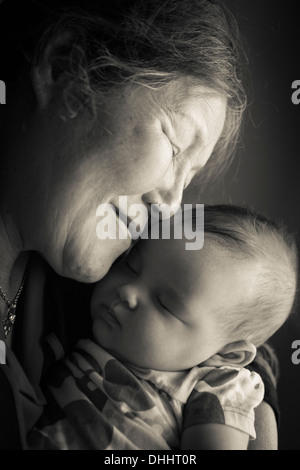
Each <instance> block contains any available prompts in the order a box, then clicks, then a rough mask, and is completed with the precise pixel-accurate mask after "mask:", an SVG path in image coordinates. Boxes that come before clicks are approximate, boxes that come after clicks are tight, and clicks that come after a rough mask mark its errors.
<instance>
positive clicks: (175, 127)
mask: <svg viewBox="0 0 300 470" xmlns="http://www.w3.org/2000/svg"><path fill="white" fill-rule="evenodd" d="M12 25H14V28H13V27H12ZM0 31H1V33H0V35H1V36H2V37H1V47H4V50H3V51H1V61H2V65H3V60H4V63H5V58H6V59H7V61H10V64H11V58H12V57H14V65H13V66H10V68H9V65H8V62H7V63H5V68H3V72H2V71H1V74H2V73H3V75H2V76H1V77H0V78H1V80H4V81H5V83H6V105H4V106H1V109H0V111H1V115H0V116H1V118H0V132H1V138H0V155H1V160H0V175H1V184H0V286H1V288H0V312H1V319H2V321H1V326H0V329H1V335H2V336H1V338H2V340H5V343H6V359H7V365H6V366H1V369H0V395H1V399H0V415H1V419H0V447H1V446H2V448H8V449H18V448H26V439H25V436H26V432H27V431H28V429H29V428H30V427H31V426H33V424H34V423H35V422H36V421H37V419H38V418H39V416H40V414H41V410H42V406H43V403H44V402H45V399H46V398H45V397H44V395H43V393H42V381H43V378H44V377H45V376H46V375H47V372H48V371H49V368H50V367H51V364H52V363H53V361H55V360H56V359H58V358H59V357H61V355H62V354H63V352H64V351H65V350H67V349H68V348H69V347H70V346H71V345H72V344H73V342H74V341H75V340H76V339H77V338H78V337H79V335H80V336H82V334H83V333H84V332H85V331H88V328H89V325H88V318H85V317H84V316H83V313H82V312H83V311H84V310H83V309H82V308H81V305H83V304H84V301H86V299H87V298H88V295H89V283H93V282H95V281H97V280H99V279H101V278H102V277H103V276H104V275H105V274H106V272H107V271H108V270H109V268H110V266H111V265H112V263H113V262H114V261H115V260H116V259H117V258H118V257H119V255H121V254H122V253H124V252H125V251H126V250H127V249H128V248H129V246H130V243H131V238H130V236H129V234H128V236H126V237H124V238H122V239H118V238H116V239H109V238H107V239H105V240H100V239H99V238H98V237H97V236H96V224H97V217H96V210H97V207H98V206H99V205H100V204H104V203H107V204H110V205H111V206H113V207H114V209H115V217H116V220H117V221H118V218H119V217H120V212H119V209H120V208H119V196H121V195H126V196H127V198H128V204H134V203H138V204H143V205H145V207H147V208H150V206H151V204H154V203H156V204H157V203H158V204H160V203H167V204H169V205H172V204H173V203H175V202H176V203H178V202H180V201H181V198H182V193H183V190H184V189H185V188H186V186H188V185H189V184H190V182H191V180H192V179H193V181H195V180H196V181H198V180H197V177H196V175H198V174H200V177H205V178H206V179H208V178H209V176H211V174H212V173H213V171H214V170H215V169H220V168H221V167H222V166H224V164H226V162H227V161H228V157H229V155H230V154H231V150H232V148H233V147H234V144H235V142H236V139H237V136H238V132H239V124H240V121H241V115H242V111H243V109H244V105H245V101H244V94H243V88H242V86H241V74H240V68H239V67H240V65H239V64H240V61H241V58H242V53H241V51H240V49H239V36H238V32H237V28H236V25H235V22H234V20H233V19H232V17H231V15H230V14H229V13H228V12H227V11H226V10H225V9H224V8H222V7H221V6H218V5H217V4H216V3H215V2H213V3H212V2H209V1H206V0H195V1H194V0H189V1H187V2H182V1H181V0H168V1H165V2H161V1H160V0H138V1H133V0H132V1H126V0H122V1H121V0H109V1H106V0H104V1H86V0H85V1H72V2H68V1H67V0H64V1H59V2H55V1H51V2H45V1H43V2H42V1H41V2H36V1H32V2H31V1H24V0H23V1H21V2H18V1H16V0H5V1H4V2H2V3H1V6H0ZM4 44H5V46H4ZM2 58H4V59H2ZM208 160H209V162H208ZM207 162H208V163H207ZM82 283H85V284H82ZM49 345H51V349H50V348H49ZM50 351H51V352H50ZM53 351H54V353H53ZM266 380H267V376H266ZM265 406H266V407H267V408H266V410H267V415H268V416H270V417H271V418H270V419H271V420H272V419H273V415H272V411H271V408H270V407H269V405H265ZM264 413H265V412H264V409H263V415H262V414H259V416H265V414H264ZM271 422H272V421H271ZM258 426H259V421H258ZM258 435H259V429H258ZM267 441H268V439H267ZM263 446H265V444H263ZM265 447H266V446H265Z"/></svg>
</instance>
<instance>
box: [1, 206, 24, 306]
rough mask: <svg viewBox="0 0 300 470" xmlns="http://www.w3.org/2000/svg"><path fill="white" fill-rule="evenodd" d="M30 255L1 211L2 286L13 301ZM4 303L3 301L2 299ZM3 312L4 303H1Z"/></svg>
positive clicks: (7, 216)
mask: <svg viewBox="0 0 300 470" xmlns="http://www.w3.org/2000/svg"><path fill="white" fill-rule="evenodd" d="M28 256H29V254H28V253H26V252H23V251H22V245H21V243H20V237H19V235H18V231H17V230H16V228H15V226H14V224H13V223H12V221H11V220H10V217H9V215H7V214H6V216H5V215H3V211H2V212H1V211H0V286H1V288H2V290H3V292H4V293H5V295H6V297H7V298H8V299H9V300H12V299H13V298H14V296H15V295H16V292H17V291H18V289H19V286H20V284H21V282H22V278H23V275H24V271H25V268H26V264H27V261H28ZM1 301H2V299H1ZM0 311H3V301H2V303H0Z"/></svg>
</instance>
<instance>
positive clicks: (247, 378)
mask: <svg viewBox="0 0 300 470" xmlns="http://www.w3.org/2000/svg"><path fill="white" fill-rule="evenodd" d="M204 221H205V222H204V232H205V241H204V245H203V248H202V249H201V250H199V251H186V250H185V242H186V240H185V239H180V240H179V239H174V238H173V239H169V240H164V239H157V240H154V239H149V240H141V241H139V242H138V243H136V244H135V246H134V247H133V248H132V249H131V251H130V252H129V254H128V255H127V256H126V257H125V258H123V259H122V260H120V261H119V262H118V263H116V264H115V265H114V266H113V267H112V268H111V270H110V271H109V273H108V274H107V275H106V277H105V278H104V279H102V280H101V281H100V282H99V283H97V284H96V286H95V288H94V291H93V294H92V298H91V304H90V310H91V315H92V320H93V339H83V340H81V341H79V343H78V344H77V347H76V350H75V351H74V352H73V353H72V354H71V355H70V356H69V357H68V358H67V359H64V360H63V361H60V362H59V363H58V364H57V369H56V370H55V372H54V374H53V376H52V377H51V379H49V383H48V393H49V397H48V406H47V408H46V410H45V414H44V416H43V417H42V419H41V420H40V422H39V423H38V426H37V428H36V429H34V430H33V431H32V432H31V433H30V434H29V437H28V442H29V447H31V448H35V449H51V448H52V449H108V450H116V449H121V450H128V449H136V450H138V449H148V450H155V449H178V448H181V449H193V450H196V449H246V448H247V446H248V440H249V437H250V438H252V439H255V428H254V408H255V407H256V406H258V404H259V403H260V402H261V401H262V400H263V397H264V387H263V383H262V381H261V379H260V376H259V375H258V374H256V373H255V372H251V371H250V370H248V369H246V368H245V366H247V365H248V364H249V363H250V362H251V361H252V360H253V359H254V357H255V355H256V348H257V347H258V346H260V345H261V344H263V343H264V342H265V341H266V340H267V339H268V338H269V337H270V336H272V335H273V333H274V332H275V331H276V330H278V328H280V326H281V325H282V324H283V323H284V321H285V320H286V319H287V317H288V315H289V313H290V311H291V309H292V306H293V302H294V297H295V292H296V280H297V250H296V246H295V243H294V241H293V239H292V237H291V236H289V235H288V234H287V233H286V232H285V230H284V229H283V228H281V227H277V226H276V225H275V224H273V223H272V222H270V221H268V220H267V219H265V218H263V217H261V216H259V215H258V214H256V213H254V212H253V211H251V210H249V209H246V208H242V207H236V206H205V217H204ZM83 314H84V313H83Z"/></svg>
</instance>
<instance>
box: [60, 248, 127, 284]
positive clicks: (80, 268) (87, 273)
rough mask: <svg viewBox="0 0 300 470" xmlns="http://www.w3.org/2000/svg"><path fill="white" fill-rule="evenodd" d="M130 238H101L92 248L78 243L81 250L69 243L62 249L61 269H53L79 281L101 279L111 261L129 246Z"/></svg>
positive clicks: (89, 281) (87, 281)
mask: <svg viewBox="0 0 300 470" xmlns="http://www.w3.org/2000/svg"><path fill="white" fill-rule="evenodd" d="M130 244H131V240H130V239H126V240H110V239H107V240H101V242H99V243H97V244H96V245H94V246H93V247H92V248H91V246H89V245H88V243H85V244H84V245H85V248H86V250H84V247H83V246H82V245H80V243H79V244H78V245H77V246H81V250H80V251H79V250H77V249H76V245H74V244H71V245H69V246H68V247H65V249H64V255H63V266H62V272H59V271H61V270H59V269H56V268H55V267H54V269H55V270H56V272H59V274H61V275H62V276H64V277H69V278H71V279H74V280H76V281H79V282H84V283H93V282H97V281H99V280H100V279H102V278H103V277H104V276H105V275H106V274H107V272H108V271H109V269H110V267H111V265H112V264H113V262H114V261H115V260H116V259H117V258H118V257H119V256H120V255H121V254H122V253H124V252H125V251H126V250H128V248H129V247H130Z"/></svg>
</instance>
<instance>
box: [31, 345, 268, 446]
mask: <svg viewBox="0 0 300 470" xmlns="http://www.w3.org/2000/svg"><path fill="white" fill-rule="evenodd" d="M48 392H49V396H48V397H47V401H48V405H47V407H46V409H45V413H44V414H43V416H42V418H41V419H40V421H39V423H38V425H37V427H36V428H35V429H34V430H32V431H31V432H30V433H29V435H28V446H29V448H34V449H73V450H75V449H76V450H84V449H102V450H104V449H106V450H129V449H131V450H140V449H144V450H160V449H178V448H179V447H180V439H181V435H182V433H183V431H184V430H185V429H187V428H188V427H190V426H194V425H197V424H203V423H220V424H225V425H227V426H232V427H234V428H237V429H239V430H241V431H243V432H245V433H247V434H249V436H250V438H252V439H255V437H256V435H255V429H254V408H255V407H256V406H258V405H259V403H260V402H261V401H262V400H263V396H264V385H263V383H262V381H261V379H260V376H259V375H258V374H257V373H255V372H251V371H249V370H247V369H244V368H242V369H236V368H231V367H221V368H214V367H193V368H192V369H190V370H187V371H179V372H161V371H154V370H148V369H147V370H146V369H141V368H136V367H132V366H129V365H125V364H123V363H121V362H120V361H119V360H117V359H115V358H114V357H112V356H111V355H110V354H109V353H108V352H106V351H105V350H104V349H103V348H101V347H100V346H99V345H97V344H96V343H94V342H93V341H92V340H89V339H83V340H80V341H79V342H78V344H77V347H76V349H75V351H74V352H73V353H72V354H71V355H70V356H69V357H68V358H67V359H65V360H63V361H60V362H59V363H58V364H57V367H56V368H55V373H53V375H52V376H51V377H50V379H49V381H48Z"/></svg>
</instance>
